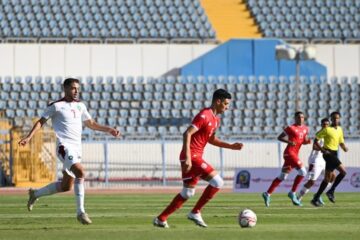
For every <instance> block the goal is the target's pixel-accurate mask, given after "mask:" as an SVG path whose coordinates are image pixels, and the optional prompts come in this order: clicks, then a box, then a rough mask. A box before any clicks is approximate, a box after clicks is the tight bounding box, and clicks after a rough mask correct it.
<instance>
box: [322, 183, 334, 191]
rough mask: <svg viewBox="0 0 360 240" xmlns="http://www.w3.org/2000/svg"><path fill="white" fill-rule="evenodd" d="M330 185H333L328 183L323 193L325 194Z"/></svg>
mask: <svg viewBox="0 0 360 240" xmlns="http://www.w3.org/2000/svg"><path fill="white" fill-rule="evenodd" d="M332 184H333V183H331V182H329V183H328V185H327V186H326V188H325V190H324V192H327V191H328V190H329V189H330V188H331V186H332Z"/></svg>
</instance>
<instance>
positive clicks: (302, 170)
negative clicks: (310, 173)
mask: <svg viewBox="0 0 360 240" xmlns="http://www.w3.org/2000/svg"><path fill="white" fill-rule="evenodd" d="M298 175H300V176H306V169H305V168H304V167H302V168H300V169H299V170H298Z"/></svg>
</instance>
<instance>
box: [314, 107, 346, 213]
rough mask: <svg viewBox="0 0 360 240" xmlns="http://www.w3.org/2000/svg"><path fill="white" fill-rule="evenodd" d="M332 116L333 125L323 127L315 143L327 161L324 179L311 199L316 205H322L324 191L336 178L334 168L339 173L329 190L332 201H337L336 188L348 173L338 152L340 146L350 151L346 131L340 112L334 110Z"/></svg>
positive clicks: (328, 195) (328, 193)
mask: <svg viewBox="0 0 360 240" xmlns="http://www.w3.org/2000/svg"><path fill="white" fill-rule="evenodd" d="M330 118H331V126H330V127H327V128H323V129H322V130H320V131H319V132H317V133H316V138H315V141H314V144H315V145H316V146H317V147H318V148H319V149H320V151H321V152H322V153H323V157H324V159H325V162H326V167H325V178H324V180H323V181H322V183H321V185H320V187H319V190H318V191H317V193H316V194H315V195H314V198H313V199H312V200H311V204H312V205H314V206H315V207H320V206H322V204H321V202H320V201H319V198H320V196H321V194H322V193H323V192H324V190H325V189H326V187H327V186H328V184H329V183H331V182H333V179H334V178H335V173H334V170H335V169H337V170H338V171H339V174H338V175H337V176H336V178H335V181H334V183H333V185H332V186H331V188H330V189H329V191H327V193H326V195H327V197H328V198H329V200H330V201H331V202H332V203H335V196H334V192H335V188H336V187H337V186H338V185H339V183H340V182H341V181H342V180H343V178H344V177H345V175H346V170H345V167H344V165H343V164H342V163H341V162H340V160H339V158H338V156H337V153H338V149H339V146H340V147H341V148H342V149H343V150H344V152H347V151H348V148H347V147H346V146H345V142H344V133H343V130H342V128H341V127H340V113H339V112H332V113H331V114H330ZM320 139H324V146H323V147H321V146H320V144H319V143H318V141H319V140H320Z"/></svg>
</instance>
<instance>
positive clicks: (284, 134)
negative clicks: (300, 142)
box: [277, 132, 296, 146]
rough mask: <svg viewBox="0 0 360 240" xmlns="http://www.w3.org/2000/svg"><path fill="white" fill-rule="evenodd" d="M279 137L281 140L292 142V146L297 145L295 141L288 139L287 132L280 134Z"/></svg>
mask: <svg viewBox="0 0 360 240" xmlns="http://www.w3.org/2000/svg"><path fill="white" fill-rule="evenodd" d="M277 139H278V140H279V141H280V142H284V143H287V144H290V145H292V146H295V145H296V144H295V143H294V142H292V141H289V140H288V139H287V135H286V133H285V132H282V133H281V134H280V135H279V136H278V138H277Z"/></svg>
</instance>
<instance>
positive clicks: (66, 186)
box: [61, 185, 71, 192]
mask: <svg viewBox="0 0 360 240" xmlns="http://www.w3.org/2000/svg"><path fill="white" fill-rule="evenodd" d="M61 190H62V191H63V192H68V191H70V190H71V186H70V185H65V186H61Z"/></svg>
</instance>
